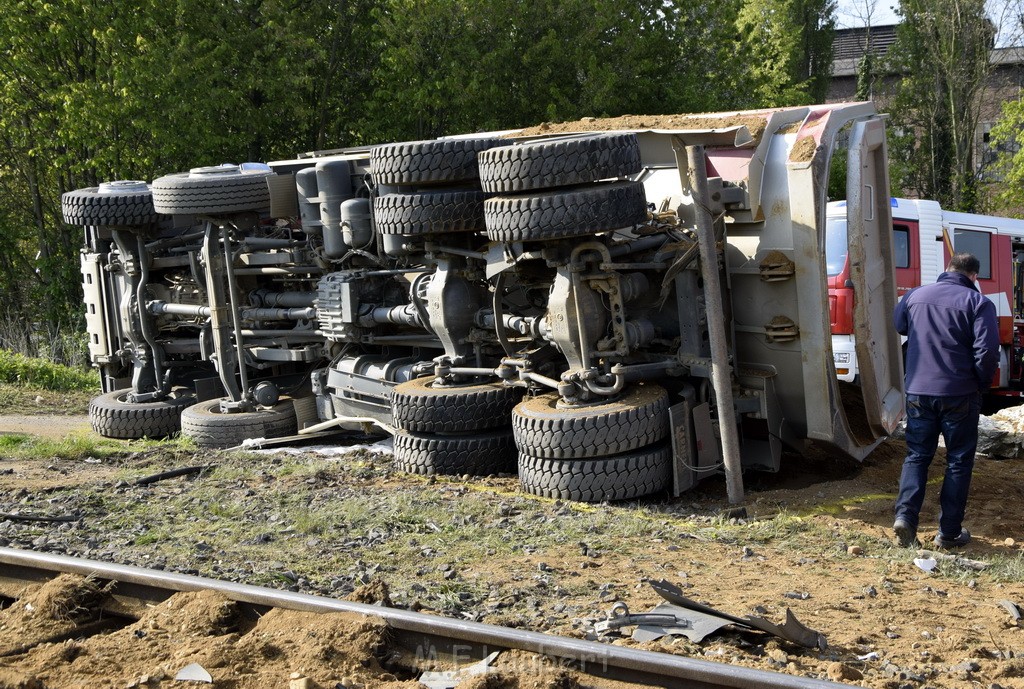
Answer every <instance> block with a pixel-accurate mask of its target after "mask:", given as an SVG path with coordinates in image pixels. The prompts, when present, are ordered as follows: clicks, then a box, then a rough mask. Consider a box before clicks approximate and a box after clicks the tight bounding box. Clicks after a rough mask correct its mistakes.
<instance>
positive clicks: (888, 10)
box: [836, 0, 1024, 47]
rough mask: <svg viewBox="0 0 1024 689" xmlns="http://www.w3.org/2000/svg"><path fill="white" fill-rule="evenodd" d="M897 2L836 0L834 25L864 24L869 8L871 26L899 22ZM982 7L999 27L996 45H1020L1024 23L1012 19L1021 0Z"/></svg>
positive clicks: (992, 1)
mask: <svg viewBox="0 0 1024 689" xmlns="http://www.w3.org/2000/svg"><path fill="white" fill-rule="evenodd" d="M897 5H899V0H837V3H836V28H837V29H852V28H856V27H862V26H865V20H864V18H865V17H866V16H868V11H867V9H866V8H873V9H872V10H871V15H870V16H871V25H872V26H885V25H886V24H895V23H897V22H898V21H899V16H898V15H897V14H896V12H895V10H893V7H896V6H897ZM986 6H987V7H988V10H989V16H990V17H991V19H992V20H993V21H995V22H996V25H997V26H998V27H999V36H998V38H997V39H996V46H998V47H1002V46H1007V45H1022V44H1024V36H1022V33H1024V32H1022V23H1024V22H1017V21H1014V15H1016V14H1018V13H1019V14H1021V15H1024V0H988V2H986ZM1014 10H1017V11H1014Z"/></svg>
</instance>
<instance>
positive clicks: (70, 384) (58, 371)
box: [0, 349, 100, 392]
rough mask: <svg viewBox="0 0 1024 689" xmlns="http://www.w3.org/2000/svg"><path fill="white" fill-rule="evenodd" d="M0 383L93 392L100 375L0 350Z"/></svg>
mask: <svg viewBox="0 0 1024 689" xmlns="http://www.w3.org/2000/svg"><path fill="white" fill-rule="evenodd" d="M0 382H4V383H8V384H12V385H23V386H31V387H38V388H41V389H43V390H51V391H61V392H63V391H74V390H96V389H98V388H99V384H100V376H99V373H97V372H96V371H93V370H90V369H81V368H72V367H70V366H64V365H62V364H54V363H51V362H49V361H46V360H45V359H33V358H31V357H27V356H24V355H22V354H16V353H15V352H11V351H8V350H5V349H0Z"/></svg>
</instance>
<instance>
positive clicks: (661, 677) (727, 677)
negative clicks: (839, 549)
mask: <svg viewBox="0 0 1024 689" xmlns="http://www.w3.org/2000/svg"><path fill="white" fill-rule="evenodd" d="M54 573H72V574H80V575H82V576H92V577H95V578H99V579H103V580H111V581H116V582H119V583H122V584H130V585H131V587H129V588H130V589H131V590H135V589H141V590H139V591H136V592H135V595H137V596H138V597H139V598H140V599H142V600H150V601H159V600H163V599H166V598H168V597H169V596H170V595H171V593H173V592H184V591H216V592H217V593H220V594H221V595H223V596H225V597H226V598H228V599H230V600H233V601H237V602H239V603H245V604H250V605H254V606H265V607H271V608H283V609H288V610H299V611H307V612H320V613H326V612H345V613H354V614H359V615H369V616H374V617H379V618H383V619H384V620H385V621H386V622H387V624H388V625H389V626H390V627H391V628H392V630H395V631H396V632H399V634H396V641H398V642H399V643H400V644H401V645H403V646H405V647H406V648H408V649H413V648H415V649H416V650H417V651H418V653H417V655H418V656H420V657H426V658H429V657H435V656H436V655H437V654H438V653H451V654H453V655H454V656H455V657H457V658H461V659H463V660H466V659H468V658H470V657H473V658H480V657H483V656H485V655H487V653H489V652H493V651H495V650H512V649H517V650H521V651H528V652H532V653H537V654H541V655H544V656H548V657H553V658H556V659H559V660H562V661H569V662H570V663H571V664H572V666H573V667H576V668H577V669H579V670H580V671H582V672H584V673H587V674H590V675H596V676H602V677H609V678H613V679H619V680H624V681H628V682H634V683H642V684H649V685H656V686H671V687H679V686H685V687H687V689H691V688H692V689H721V688H724V687H737V688H743V689H830V688H831V689H838V688H840V687H846V686H849V685H843V684H836V683H834V682H828V681H825V680H819V679H812V678H809V677H795V676H792V675H785V674H781V673H775V672H768V671H765V670H756V669H753V668H746V667H741V666H735V665H726V664H724V663H715V662H711V661H707V660H697V659H694V658H687V657H684V656H676V655H671V654H668V653H657V652H654V651H643V650H638V649H633V648H624V647H621V646H613V645H610V644H603V643H597V642H593V641H583V640H580V639H572V638H568V637H561V636H554V635H549V634H542V633H540V632H532V631H525V630H521V629H509V628H506V627H499V626H496V625H490V624H484V623H481V622H470V621H466V620H457V619H450V618H446V617H438V616H435V615H427V614H424V613H418V612H413V611H410V610H403V609H399V608H387V607H381V606H378V605H368V604H365V603H356V602H352V601H345V600H336V599H332V598H324V597H320V596H314V595H310V594H304V593H295V592H291V591H280V590H277V589H267V588H262V587H258V586H251V585H248V584H236V583H232V582H225V581H220V580H217V579H208V578H204V577H198V576H193V575H188V574H177V573H173V572H165V571H157V570H151V569H144V568H142V567H134V566H131V565H118V564H112V563H108V562H98V561H94V560H86V559H82V558H77V557H68V556H64V555H54V554H49V553H39V552H34V551H29V550H20V549H15V548H0V578H2V577H6V578H8V579H11V578H15V579H18V580H32V581H41V580H46V579H48V578H51V577H52V575H53V574H54ZM115 593H125V591H123V590H122V588H121V587H118V588H117V589H115ZM129 595H132V594H131V593H129Z"/></svg>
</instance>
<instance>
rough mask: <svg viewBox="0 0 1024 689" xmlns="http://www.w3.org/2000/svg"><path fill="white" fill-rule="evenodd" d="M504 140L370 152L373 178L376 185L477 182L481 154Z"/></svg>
mask: <svg viewBox="0 0 1024 689" xmlns="http://www.w3.org/2000/svg"><path fill="white" fill-rule="evenodd" d="M503 143H505V142H504V141H503V140H502V139H493V138H477V139H444V140H433V141H405V142H402V143H395V144H384V145H383V146H376V147H374V148H371V149H370V175H371V176H372V177H373V181H374V182H375V183H376V184H393V185H399V186H404V185H413V186H417V185H423V186H427V185H432V184H450V183H453V182H455V183H457V182H466V181H469V180H475V179H477V177H479V174H480V173H479V171H478V168H477V154H478V153H479V152H480V151H484V150H486V149H488V148H492V147H494V146H500V145H502V144H503Z"/></svg>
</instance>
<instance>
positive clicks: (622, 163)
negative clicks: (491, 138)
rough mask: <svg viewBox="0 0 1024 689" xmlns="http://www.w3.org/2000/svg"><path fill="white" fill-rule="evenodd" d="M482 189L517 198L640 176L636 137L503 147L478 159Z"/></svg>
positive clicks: (598, 136) (598, 137) (597, 136)
mask: <svg viewBox="0 0 1024 689" xmlns="http://www.w3.org/2000/svg"><path fill="white" fill-rule="evenodd" d="M479 161H480V184H481V186H482V187H483V190H484V191H486V192H490V193H493V194H515V193H519V192H523V191H534V190H536V189H553V188H557V187H567V186H573V185H577V184H589V183H591V182H596V181H598V180H602V179H610V178H612V177H625V176H626V175H632V174H635V173H637V172H640V169H641V164H640V144H639V142H638V141H637V138H636V135H635V134H586V135H582V136H573V137H566V138H560V139H556V140H541V141H532V142H529V143H524V144H517V145H514V146H501V147H498V148H492V149H490V150H488V151H484V152H482V153H481V154H480V156H479Z"/></svg>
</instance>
